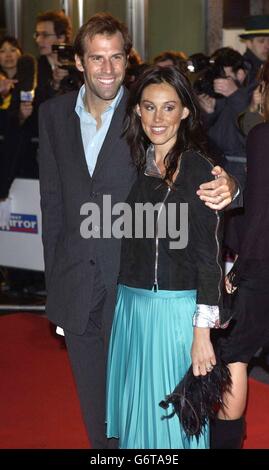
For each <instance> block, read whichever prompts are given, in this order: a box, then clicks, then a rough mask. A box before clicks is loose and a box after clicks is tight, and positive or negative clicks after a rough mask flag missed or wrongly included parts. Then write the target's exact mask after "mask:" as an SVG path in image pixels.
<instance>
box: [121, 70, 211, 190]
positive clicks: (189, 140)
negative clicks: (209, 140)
mask: <svg viewBox="0 0 269 470" xmlns="http://www.w3.org/2000/svg"><path fill="white" fill-rule="evenodd" d="M161 83H167V84H168V85H170V86H172V87H173V88H174V89H175V91H176V92H177V94H178V96H179V98H180V101H181V103H182V105H183V106H184V107H186V108H188V110H189V115H188V116H187V118H186V119H184V120H182V121H181V123H180V127H179V129H178V133H177V140H176V143H175V145H174V146H173V148H172V149H171V150H170V151H169V152H168V154H167V155H166V157H165V160H164V164H165V167H166V175H165V179H167V180H168V181H172V178H173V174H174V173H175V171H176V170H177V168H178V162H179V158H180V155H181V154H182V152H184V151H186V150H190V149H193V150H197V151H200V152H202V153H206V151H205V146H206V138H205V135H204V133H203V131H202V127H201V124H200V111H199V104H198V102H197V98H196V97H195V95H194V93H193V91H192V88H191V84H190V82H189V80H188V78H187V77H185V75H183V74H182V73H181V72H180V71H179V69H178V68H177V67H158V66H150V67H148V68H147V69H146V70H145V71H144V73H143V74H142V75H141V76H140V77H139V78H138V79H137V81H136V82H135V84H134V85H133V87H132V92H131V94H130V98H129V102H128V105H127V115H126V121H125V135H126V138H127V141H128V143H129V145H130V148H131V153H132V157H133V159H134V162H135V164H136V166H137V168H138V169H142V168H143V167H144V165H145V163H146V150H147V148H148V146H149V144H150V141H149V139H148V137H147V136H146V134H145V133H144V131H143V128H142V125H141V121H140V117H139V116H138V114H137V112H136V105H137V104H140V102H141V98H142V94H143V91H144V89H145V88H146V87H148V86H149V85H153V84H161Z"/></svg>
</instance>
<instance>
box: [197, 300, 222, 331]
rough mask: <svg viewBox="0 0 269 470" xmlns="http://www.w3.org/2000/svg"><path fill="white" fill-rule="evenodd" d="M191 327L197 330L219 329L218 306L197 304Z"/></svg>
mask: <svg viewBox="0 0 269 470" xmlns="http://www.w3.org/2000/svg"><path fill="white" fill-rule="evenodd" d="M192 325H193V326H197V327H199V328H219V327H220V311H219V307H218V305H205V304H197V305H196V311H195V313H194V316H193V320H192Z"/></svg>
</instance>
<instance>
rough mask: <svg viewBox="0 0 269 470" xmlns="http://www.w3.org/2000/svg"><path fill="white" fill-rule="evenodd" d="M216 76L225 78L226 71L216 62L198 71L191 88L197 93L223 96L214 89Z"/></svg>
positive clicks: (214, 96) (215, 96)
mask: <svg viewBox="0 0 269 470" xmlns="http://www.w3.org/2000/svg"><path fill="white" fill-rule="evenodd" d="M217 78H227V77H226V73H225V71H224V69H223V67H221V66H220V65H218V64H213V65H211V66H210V67H209V68H207V69H206V70H203V71H202V72H200V74H199V75H198V77H197V78H196V80H195V81H194V83H193V89H194V91H195V92H196V94H197V95H202V94H205V95H208V96H211V98H223V96H222V95H221V94H220V93H216V92H215V91H214V80H216V79H217Z"/></svg>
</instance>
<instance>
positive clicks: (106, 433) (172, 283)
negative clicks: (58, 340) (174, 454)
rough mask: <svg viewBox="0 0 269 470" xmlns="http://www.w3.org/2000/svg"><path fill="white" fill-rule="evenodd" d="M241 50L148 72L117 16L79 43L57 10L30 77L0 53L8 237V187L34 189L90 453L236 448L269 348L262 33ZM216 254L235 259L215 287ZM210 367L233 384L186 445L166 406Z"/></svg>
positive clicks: (252, 26) (165, 60)
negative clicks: (252, 379) (251, 379)
mask: <svg viewBox="0 0 269 470" xmlns="http://www.w3.org/2000/svg"><path fill="white" fill-rule="evenodd" d="M241 37H242V39H243V40H244V41H245V42H246V46H247V49H246V52H245V54H244V55H241V54H240V53H239V52H238V51H236V50H234V49H233V48H231V47H223V48H220V49H218V50H217V51H215V52H214V54H212V56H211V57H210V58H207V57H206V56H204V55H203V54H194V55H193V56H191V57H189V58H188V57H187V56H186V54H185V53H183V52H176V51H164V52H162V53H160V54H159V55H158V56H156V57H155V58H154V60H153V65H150V64H146V63H144V62H143V61H142V59H141V58H140V56H139V54H138V52H137V51H135V49H134V48H133V47H132V41H131V38H130V36H129V33H128V29H127V27H126V25H125V24H124V23H122V22H120V21H119V20H117V19H116V18H114V17H113V16H111V15H110V14H107V13H98V14H96V15H94V16H92V17H91V18H90V19H89V20H88V21H87V22H86V23H85V24H84V25H83V26H82V27H81V28H80V29H79V31H78V33H77V35H76V37H75V40H74V42H73V43H72V28H71V23H70V20H69V18H68V17H67V16H66V15H65V14H64V13H63V12H54V11H50V12H46V13H44V14H41V15H39V16H38V17H37V21H36V30H35V32H34V39H35V41H36V44H37V46H38V48H39V52H40V57H39V58H38V60H37V61H36V59H34V58H33V57H32V56H29V55H26V54H24V53H23V51H22V49H21V47H20V45H19V44H18V41H17V40H16V39H15V38H13V37H9V36H6V37H4V38H3V39H2V40H1V41H0V96H1V102H0V125H1V129H0V134H1V135H2V140H1V143H0V144H1V158H0V224H1V227H2V228H5V227H6V226H8V200H9V190H10V187H11V184H12V182H13V180H14V178H16V177H26V178H39V179H40V193H41V209H42V237H43V244H44V260H45V277H46V290H47V305H46V313H47V316H48V318H49V319H50V321H52V322H53V323H54V324H55V325H57V326H59V327H61V328H62V329H63V333H64V336H65V342H66V346H67V351H68V355H69V358H70V362H71V365H72V369H73V373H74V377H75V381H76V385H77V390H78V395H79V399H80V404H81V409H82V414H83V418H84V422H85V425H86V429H87V432H88V436H89V440H90V442H91V445H92V447H93V448H98V449H105V448H118V447H119V448H140V449H143V448H145V449H146V448H148V449H154V448H155V449H182V448H191V449H194V448H225V449H229V448H240V447H241V446H242V442H243V437H244V432H245V423H244V417H243V415H244V410H245V406H246V396H247V364H248V363H249V361H250V359H251V357H252V356H253V355H254V354H255V352H256V351H257V350H258V348H260V347H266V345H267V343H268V342H269V323H268V314H267V308H268V300H269V299H267V297H268V291H267V278H268V263H267V257H268V255H267V244H266V234H267V227H268V209H267V205H266V194H267V192H266V191H267V190H266V188H267V186H268V185H267V167H268V165H267V161H266V138H267V136H268V132H269V130H268V122H267V121H268V116H269V113H268V109H269V105H268V103H269V101H268V90H269V73H268V69H269V62H268V54H269V17H268V16H254V17H250V18H249V20H248V22H247V24H246V30H245V32H244V33H243V34H242V35H241ZM71 44H72V48H71V47H70V46H71ZM60 46H64V47H60ZM61 50H62V51H63V52H61ZM198 56H199V57H198ZM198 59H199V60H198ZM198 62H199V64H198ZM197 64H198V65H197ZM29 75H30V76H29ZM27 92H28V94H27ZM25 97H26V98H25ZM38 116H39V127H38ZM37 148H38V152H37ZM108 197H109V201H110V202H109V204H110V206H109V207H110V211H111V208H112V212H110V213H109V207H108V205H107V198H108ZM117 205H120V206H121V210H120V212H117V211H116V207H117ZM93 206H94V207H97V208H98V210H99V211H100V214H101V216H100V217H99V219H98V218H94V217H91V215H92V214H91V211H92V210H93V209H92V208H93ZM141 206H143V208H144V209H143V210H142V212H141V211H140V212H139V210H138V207H141ZM126 207H128V210H127V209H126ZM149 207H150V208H153V209H152V210H153V212H152V213H151V214H150V215H149V214H148V212H147V211H148V210H150V209H148V208H149ZM224 209H225V211H224ZM170 211H172V216H171V215H170ZM122 212H123V215H122ZM117 214H118V215H122V217H121V218H120V222H119V220H118V221H116V218H115V216H116V215H117ZM83 216H86V217H84V218H83ZM108 220H109V221H110V227H109V228H108V227H107V225H106V224H107V221H108ZM130 221H131V222H130ZM171 221H172V222H173V223H172V225H173V227H172V228H173V230H172V228H171ZM113 224H114V225H113ZM115 227H116V229H115ZM111 228H113V230H112V231H111ZM91 229H92V230H93V232H94V234H93V232H92V231H91ZM114 229H115V231H114ZM89 232H90V234H89ZM111 232H113V234H111ZM183 232H184V233H183ZM257 240H258V243H257ZM225 247H228V248H229V249H231V250H232V251H233V253H234V255H235V256H236V258H237V259H236V262H235V264H234V267H233V269H232V271H231V272H230V273H229V275H228V276H227V277H226V284H225V285H224V277H225V276H224V271H223V267H222V264H223V263H222V256H223V250H224V248H225ZM225 286H226V287H225ZM225 288H226V290H227V292H228V295H231V296H232V297H233V298H235V300H234V303H233V304H232V307H230V309H229V311H228V317H227V311H226V310H227V309H226V308H225V305H224V290H225ZM254 302H255V303H254ZM257 306H258V307H257ZM227 320H228V321H227ZM212 330H214V334H212ZM219 358H221V360H222V361H224V363H225V364H227V365H228V368H229V370H230V374H231V380H232V384H231V386H230V388H229V389H227V390H226V391H225V393H224V395H223V401H224V404H225V406H223V407H221V408H220V409H219V410H218V415H216V417H215V419H214V420H213V421H212V422H210V420H209V419H208V420H207V422H206V424H205V425H204V426H203V431H202V433H201V435H200V436H199V438H198V439H196V438H194V437H192V436H188V435H186V433H185V430H184V427H183V426H182V423H181V422H180V420H179V418H178V416H177V415H175V414H174V415H173V416H171V407H170V408H168V409H167V410H166V411H165V412H164V411H163V410H162V409H161V407H160V406H159V403H160V402H161V400H162V399H163V398H164V397H165V396H167V395H168V394H169V393H170V392H171V391H172V390H173V389H174V388H175V386H176V384H177V383H178V382H179V381H180V380H181V379H183V377H184V376H185V374H186V372H187V371H188V369H189V367H190V366H192V371H193V375H194V376H195V377H198V376H202V377H206V376H208V374H211V373H212V371H213V370H214V367H215V366H216V364H217V363H218V361H219V360H220V359H219ZM214 405H215V404H214V403H213V402H212V407H214ZM172 414H173V413H172ZM163 415H164V416H165V417H166V418H167V419H164V416H163Z"/></svg>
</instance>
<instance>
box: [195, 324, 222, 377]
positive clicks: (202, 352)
mask: <svg viewBox="0 0 269 470" xmlns="http://www.w3.org/2000/svg"><path fill="white" fill-rule="evenodd" d="M193 330H194V331H193V342H192V348H191V357H192V370H193V375H195V376H199V375H206V374H207V373H208V372H211V370H212V369H213V367H214V366H215V365H216V356H215V353H214V349H213V346H212V343H211V341H210V329H209V328H201V327H194V329H193Z"/></svg>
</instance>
